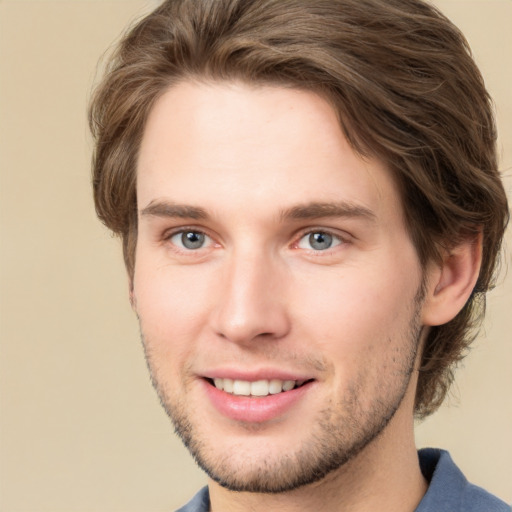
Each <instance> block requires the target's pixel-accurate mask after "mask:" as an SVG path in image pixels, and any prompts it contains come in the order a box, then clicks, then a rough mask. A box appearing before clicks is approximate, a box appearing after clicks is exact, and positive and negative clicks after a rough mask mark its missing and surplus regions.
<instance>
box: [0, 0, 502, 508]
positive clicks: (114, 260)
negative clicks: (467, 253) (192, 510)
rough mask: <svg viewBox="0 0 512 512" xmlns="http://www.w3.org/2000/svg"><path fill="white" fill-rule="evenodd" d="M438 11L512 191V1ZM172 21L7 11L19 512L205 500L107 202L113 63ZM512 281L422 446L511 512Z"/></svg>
mask: <svg viewBox="0 0 512 512" xmlns="http://www.w3.org/2000/svg"><path fill="white" fill-rule="evenodd" d="M437 3H438V4H439V6H440V7H441V8H442V9H443V10H444V11H445V12H446V13H447V14H448V15H449V16H450V17H451V18H452V19H453V20H454V21H455V22H456V23H457V24H459V26H460V27H461V28H462V29H463V30H464V31H465V33H466V35H467V37H468V39H469V40H470V42H471V44H472V46H473V49H474V53H475V55H476V58H477V60H478V62H479V63H480V65H481V67H482V69H483V72H484V75H485V76H486V80H487V83H488V86H489V89H490V90H491V92H492V94H493V95H494V97H495V100H496V103H497V115H498V122H499V127H500V130H501V149H502V154H503V158H502V168H504V169H505V170H506V173H507V174H508V175H509V176H510V175H511V174H512V171H511V169H512V95H511V88H510V83H511V82H512V31H511V30H510V27H511V26H512V1H510V0H480V1H465V0H442V1H441V0H439V1H438V2H437ZM155 4H156V2H150V1H148V0H146V1H145V2H144V1H142V0H138V1H136V0H130V1H122V0H117V1H105V0H96V1H93V0H89V1H86V0H67V1H65V0H61V1H48V0H38V1H24V0H4V1H1V0H0V87H1V89H0V143H1V147H0V166H1V167H0V168H1V189H0V193H1V199H0V215H1V318H0V321H1V324H0V329H1V333H0V336H1V337H0V340H1V359H0V393H1V395H0V399H1V403H0V405H1V411H0V413H1V421H0V436H1V437H0V442H1V444H0V464H1V466H0V486H1V487H0V510H2V511H3V512H15V511H34V512H50V511H51V512H61V511H62V512H64V511H65V512H70V511H87V512H93V511H94V512H96V511H97V512H107V511H108V512H114V511H123V512H130V511H141V512H142V511H145V512H148V511H164V510H167V511H170V510H173V509H174V508H176V507H177V506H178V505H179V504H181V503H183V502H185V501H186V500H187V499H188V498H189V497H190V496H191V495H192V494H193V493H194V492H195V490H196V489H197V488H198V487H199V486H200V485H202V484H203V482H204V477H203V476H202V474H201V473H200V472H199V471H198V470H197V469H196V468H195V466H194V464H193V463H192V462H191V460H190V459H189V457H188V455H187V454H186V453H185V450H184V449H183V448H182V447H181V445H180V443H179V442H178V441H177V440H176V439H175V438H174V436H173V434H172V428H171V426H170V424H169V422H168V420H167V418H166V416H165V415H164V413H163V412H162V411H161V409H160V407H159V405H158V402H157V399H156V397H155V394H154V392H153V390H152V388H151V386H150V383H149V379H148V377H147V374H146V368H145V365H144V361H143V356H142V351H141V348H140V343H139V337H138V330H137V325H136V322H135V320H134V318H133V316H132V314H131V311H130V308H129V305H128V300H127V290H126V283H125V276H124V270H123V268H122V263H121V255H120V250H119V244H118V242H117V241H114V240H112V239H111V237H110V235H109V234H108V233H107V231H106V230H105V229H104V228H103V227H102V226H101V225H100V224H99V223H98V222H97V221H96V219H95V217H94V211H93V206H92V200H91V197H90V195H91V194H90V186H89V169H88V166H89V159H90V148H91V144H90V141H89V138H88V133H87V128H86V121H85V110H86V101H87V100H86V98H87V96H88V93H89V91H90V88H91V85H92V83H93V80H94V73H95V71H94V70H95V66H96V62H97V60H98V58H99V57H100V55H101V54H102V52H103V51H104V50H105V49H106V48H107V47H108V46H109V45H110V44H111V43H112V42H113V40H114V39H115V38H116V37H117V35H118V34H119V33H120V31H121V29H122V27H124V26H125V25H126V23H127V22H128V21H129V20H132V19H133V18H134V17H135V16H137V15H140V14H141V13H142V12H143V10H144V9H147V8H148V7H149V6H152V5H153V6H154V5H155ZM507 189H508V191H509V192H510V191H511V190H512V180H511V179H510V177H509V178H508V180H507ZM508 240H509V242H508V245H509V247H510V245H511V236H510V231H509V236H508ZM510 254H511V253H510V251H509V252H508V254H507V256H506V259H505V261H506V263H508V264H510V262H511V256H510ZM502 281H504V282H503V283H502V285H501V286H500V287H499V289H497V290H496V291H495V292H494V293H493V294H492V296H491V298H490V300H489V311H488V321H487V323H486V328H485V333H486V335H485V336H483V337H481V338H480V340H479V341H478V343H477V344H476V345H475V348H474V350H473V353H472V354H471V356H470V357H469V358H468V359H467V360H466V363H465V368H464V369H463V370H461V371H460V372H459V375H458V385H457V387H456V388H455V389H454V397H453V398H452V399H451V400H450V403H451V404H447V406H446V407H443V409H442V411H440V412H439V413H438V414H437V415H436V416H435V417H433V418H432V419H429V420H428V421H427V422H425V423H424V424H422V425H420V426H419V428H418V434H417V439H418V445H420V446H425V445H435V446H442V447H445V448H448V449H450V450H451V452H452V454H453V456H454V458H455V459H456V460H457V461H458V463H459V464H460V465H461V466H462V468H463V469H464V471H465V472H466V473H467V475H468V477H470V478H471V479H472V480H474V481H475V482H476V483H479V484H480V485H483V486H485V487H487V488H488V489H489V490H491V491H493V492H495V493H496V494H498V495H500V496H501V497H502V498H504V499H505V500H507V501H508V502H512V476H511V469H510V465H511V461H512V435H511V434H512V401H511V399H510V395H511V391H512V372H511V368H512V335H511V331H512V315H511V313H510V311H509V309H510V305H511V304H512V276H511V275H510V274H509V275H508V277H507V278H505V279H502Z"/></svg>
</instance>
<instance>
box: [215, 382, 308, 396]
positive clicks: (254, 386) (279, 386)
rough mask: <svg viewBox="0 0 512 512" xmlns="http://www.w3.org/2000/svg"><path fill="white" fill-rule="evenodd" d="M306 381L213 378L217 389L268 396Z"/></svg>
mask: <svg viewBox="0 0 512 512" xmlns="http://www.w3.org/2000/svg"><path fill="white" fill-rule="evenodd" d="M304 382H305V381H303V380H299V381H295V380H279V379H272V380H270V381H269V380H257V381H255V382H249V381H247V380H233V379H213V383H214V384H215V387H216V388H217V389H220V390H223V391H226V392H227V393H231V394H233V395H238V396H267V395H277V394H278V393H282V392H283V391H290V390H292V389H293V388H295V387H296V386H297V387H298V386H302V384H304Z"/></svg>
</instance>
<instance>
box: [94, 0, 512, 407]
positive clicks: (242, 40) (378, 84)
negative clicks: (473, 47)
mask: <svg viewBox="0 0 512 512" xmlns="http://www.w3.org/2000/svg"><path fill="white" fill-rule="evenodd" d="M185 79H196V80H197V79H199V80H233V79H235V80H242V81H245V82H250V83H257V84H277V85H284V86H289V87H294V88H300V89H306V90H312V91H315V92H317V93H319V94H321V95H323V96H324V97H325V98H327V99H328V100H329V101H330V102H331V104H332V105H333V107H334V108H335V110H336V111H337V112H338V115H339V119H340V126H341V128H342V130H343V131H344V133H345V135H346V136H347V138H348V140H349V142H350V143H351V145H352V146H353V148H354V149H355V150H356V151H357V152H358V153H360V154H362V155H371V156H374V157H377V158H380V159H381V160H383V161H384V162H386V163H387V165H388V166H389V168H390V169H391V171H392V172H393V174H394V176H395V179H396V180H397V183H398V185H399V188H400V192H401V197H402V201H403V207H404V210H405V212H406V218H407V223H408V229H409V232H410V235H411V238H412V240H413V242H414V244H415V246H416V249H417V252H418V255H419V258H420V261H421V263H422V265H425V264H426V263H427V262H428V261H431V260H436V259H438V258H439V254H440V250H441V249H442V248H443V247H446V246H449V245H451V244H455V243H457V241H458V240H460V239H461V238H465V237H471V236H476V233H478V232H480V231H481V232H482V234H483V261H482V266H481V270H480V275H479V279H478V282H477V285H476V287H475V290H474V291H473V294H472V296H471V298H470V299H469V301H468V302H467V304H466V305H465V307H464V308H463V309H462V311H461V312H460V313H459V314H458V315H457V316H456V317H455V319H453V320H452V321H451V322H449V323H447V324H446V325H442V326H439V327H434V328H432V329H431V331H430V333H429V336H428V339H427V340H426V345H425V348H424V351H423V355H422V362H421V368H420V375H419V381H418V388H417V392H416V406H415V410H416V414H417V415H418V416H426V415H428V414H430V413H432V412H433V411H434V410H435V409H436V408H437V407H438V406H439V405H440V404H441V402H442V401H443V399H444V397H445V394H446V392H447V390H448V388H449V386H450V383H451V381H452V379H453V369H454V366H455V364H456V363H457V362H458V361H459V360H460V359H461V358H462V357H463V356H464V355H465V352H466V350H467V347H468V346H469V344H470V342H471V341H472V339H473V337H474V333H475V330H474V328H475V326H476V325H477V324H478V321H479V320H480V319H481V317H482V314H483V310H484V305H485V292H486V291H487V290H488V289H489V288H490V286H491V285H492V281H493V275H494V273H495V268H496V264H497V259H498V254H499V250H500V246H501V241H502V237H503V233H504V230H505V227H506V224H507V222H508V215H509V212H508V206H507V199H506V195H505V192H504V189H503V185H502V182H501V180H500V176H499V172H498V166H497V158H496V147H495V146H496V130H495V124H494V117H493V109H492V103H491V100H490V98H489V95H488V93H487V91H486V89H485V86H484V82H483V79H482V77H481V75H480V73H479V71H478V68H477V67H476V65H475V63H474V61H473V59H472V57H471V53H470V50H469V47H468V44H467V42H466V40H465V38H464V36H463V35H462V34H461V32H460V31H459V30H458V29H457V28H456V27H455V26H454V25H453V24H452V23H451V22H450V21H449V20H448V19H447V18H445V17H444V16H443V15H442V14H441V13H440V12H438V11H437V10H436V9H435V8H434V7H432V6H430V5H428V4H426V3H424V2H422V1H420V0H168V1H166V2H164V3H163V4H162V5H161V6H160V7H158V8H157V9H156V10H155V11H154V12H153V13H151V14H149V15H148V16H146V17H145V18H144V19H142V20H141V21H139V22H138V23H137V24H136V25H135V26H134V27H133V28H132V29H131V30H130V31H129V32H128V33H127V34H126V35H125V36H124V38H123V39H122V41H121V42H120V44H119V46H118V48H117V50H116V52H115V54H114V55H113V56H112V58H111V61H110V64H109V67H108V70H107V73H106V75H105V77H104V79H103V81H102V82H101V83H100V84H99V86H98V88H97V89H96V92H95V94H94V96H93V99H92V103H91V107H90V114H89V115H90V126H91V130H92V133H93V136H94V138H95V142H96V147H95V153H94V157H93V187H94V198H95V204H96V210H97V213H98V216H99V217H100V219H101V220H102V221H103V222H104V223H105V224H106V225H107V226H108V227H109V228H110V229H112V230H113V231H114V232H115V233H116V234H118V235H120V236H121V237H122V240H123V249H124V257H125V263H126V267H127V270H128V273H129V275H130V278H131V277H133V271H134V264H135V245H136V238H137V197H136V162H137V155H138V150H139V145H140V142H141V138H142V135H143V132H144V127H145V122H146V119H147V117H148V114H149V111H150V110H151V108H152V105H153V104H154V103H155V101H156V99H157V98H158V97H160V96H161V95H162V94H163V93H164V92H165V91H166V90H168V88H169V87H170V86H172V85H173V84H175V83H177V82H178V81H181V80H185Z"/></svg>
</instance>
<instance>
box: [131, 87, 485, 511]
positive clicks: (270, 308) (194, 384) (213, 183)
mask: <svg viewBox="0 0 512 512" xmlns="http://www.w3.org/2000/svg"><path fill="white" fill-rule="evenodd" d="M137 179H138V181H137V196H138V205H139V233H138V241H137V249H136V265H135V273H134V278H133V283H132V292H131V294H132V303H133V306H134V309H135V311H136V313H137V315H138V317H139V320H140V325H141V332H142V336H143V340H144V346H145V350H146V356H147V360H148V365H149V368H150V371H151V375H152V379H153V382H154V385H155V387H156V389H157V391H158V393H159V396H160V398H161V401H162V404H163V405H164V407H165V409H166V411H167V412H168V413H169V415H170V416H171V418H172V420H173V422H174V423H175V426H176V428H177V431H178V433H179V434H180V435H181V436H182V438H183V439H184V441H185V442H186V444H188V445H189V448H190V450H191V452H192V453H193V455H194V456H195V457H196V459H197V460H198V461H199V463H200V465H201V466H202V467H203V469H205V470H206V471H207V472H208V474H209V476H210V478H211V480H210V495H211V503H212V510H213V511H220V510H222V511H230V510H255V511H256V510H273V509H274V510H282V511H287V510H290V511H291V510H294V511H295V510H296V511H299V510H313V509H314V510H318V509H321V510H327V511H329V510H341V509H343V510H353V511H356V510H394V511H406V510H411V511H412V510H414V509H415V507H416V506H417V504H418V503H419V501H420V500H421V497H422V496H423V494H424V492H425V490H426V483H425V482H424V480H423V477H422V475H421V473H420V470H419V467H418V461H417V455H416V449H415V446H414V436H413V406H414V391H415V387H416V378H417V372H416V371H414V365H415V363H416V362H417V357H418V355H417V354H418V352H417V349H418V347H419V346H421V343H422V340H423V338H424V335H425V326H428V325H434V324H435V322H436V321H441V320H442V318H441V317H440V316H439V315H441V316H442V315H446V314H448V315H449V314H451V312H452V311H451V310H449V311H448V313H440V312H439V311H440V308H441V309H442V308H443V305H444V310H443V311H445V312H446V309H447V308H446V301H447V300H448V299H450V300H451V302H450V304H452V306H453V307H452V309H453V311H456V310H457V308H459V303H460V307H461V306H462V304H463V303H464V300H465V299H464V296H465V295H464V294H465V292H464V291H463V290H462V289H461V287H459V288H460V289H457V293H458V297H459V296H460V297H459V299H460V300H459V301H458V302H457V301H455V300H453V296H454V294H455V291H454V292H453V293H452V295H449V296H446V293H445V295H443V293H444V292H443V290H444V289H447V290H452V289H453V286H452V285H453V283H455V282H458V281H460V279H461V278H462V277H466V278H467V279H466V280H469V279H470V277H471V276H472V275H473V274H472V273H471V272H470V270H467V271H464V269H461V268H459V266H458V263H457V262H458V261H459V260H460V258H458V257H457V256H455V257H451V256H450V258H447V262H448V263H447V264H446V269H443V268H438V267H431V268H429V269H427V271H426V272H423V271H422V269H421V266H420V264H419V261H418V257H417V254H416V251H415V249H414V247H413V244H412V242H411V239H410V237H409V235H408V233H407V230H406V228H405V224H404V219H403V211H402V208H401V206H400V205H401V202H400V198H399V195H398V191H397V188H396V186H395V184H394V182H393V179H392V177H391V175H390V173H389V172H388V170H387V169H386V167H385V165H384V164H383V163H381V162H379V161H377V160H373V159H362V158H360V157H359V156H358V155H356V154H355V153H354V151H353V150H352V149H351V147H350V146H349V145H348V143H347V141H346V139H345V138H344V136H343V134H342V132H341V130H340V128H339V124H338V121H337V118H336V115H335V113H334V111H333V110H332V108H331V107H330V106H329V104H328V103H327V102H326V101H324V100H323V99H322V98H320V97H319V96H317V95H315V94H313V93H311V92H304V91H298V90H292V89H285V88H279V87H257V88H256V87H249V86H247V85H242V84H234V83H208V84H207V83H192V82H183V83H181V84H178V85H176V86H174V87H173V88H171V89H170V90H169V91H167V92H166V93H165V94H164V95H163V96H162V97H161V98H160V99H159V100H158V101H157V103H156V104H155V106H154V107H153V110H152V112H151V114H150V116H149V119H148V122H147V126H146V129H145V132H144V137H143V141H142V145H141V149H140V153H139V162H138V177H137ZM312 205H315V206H314V207H313V206H312ZM319 205H320V206H319ZM184 232H188V233H191V235H192V236H193V237H194V236H195V237H196V239H197V236H198V235H197V234H204V235H205V237H204V244H203V245H199V246H198V247H197V248H194V249H187V248H186V247H184V246H183V238H182V234H183V233H184ZM311 233H317V234H319V233H323V234H324V235H322V236H325V234H328V235H331V236H332V241H333V242H332V246H331V247H329V248H327V249H325V250H319V249H318V248H317V246H315V247H313V246H312V244H311V238H310V234H311ZM464 255H466V256H467V254H466V253H464ZM476 259H477V258H476V256H475V257H471V255H470V256H467V257H466V260H467V261H468V262H469V263H468V265H469V264H472V265H473V267H475V265H476V263H474V261H475V260H476ZM473 273H474V272H473ZM423 283H426V286H425V287H424V288H422V284H423ZM468 286H469V285H468ZM468 289H469V288H468ZM422 291H423V293H421V292H422ZM466 298H467V297H466ZM455 302H457V304H455ZM436 315H437V316H436ZM278 371H286V372H288V373H289V374H290V375H299V376H301V377H307V378H308V379H309V380H310V382H309V384H308V386H307V387H306V388H305V391H304V392H303V393H302V394H301V395H300V398H299V399H297V400H295V402H293V404H292V406H290V407H287V408H285V409H284V411H282V412H280V413H279V414H277V415H274V416H272V417H271V418H270V419H265V420H264V421H243V420H240V419H233V418H232V417H229V416H226V415H225V414H223V413H222V412H220V411H219V410H218V408H216V407H215V406H214V404H213V403H212V401H211V399H210V397H209V395H208V392H207V387H208V386H209V384H208V383H207V381H206V380H205V377H209V376H211V375H213V374H214V373H215V372H220V373H222V372H224V373H226V372H228V373H229V372H240V373H241V374H242V375H250V376H255V375H261V374H262V373H265V374H269V373H270V374H272V372H278ZM326 461H327V462H326ZM377 468H386V470H385V471H383V470H382V469H379V470H377ZM315 474H316V476H315ZM234 490H239V491H240V490H241V491H243V492H234ZM262 492H264V494H262ZM341 506H343V508H340V507H341Z"/></svg>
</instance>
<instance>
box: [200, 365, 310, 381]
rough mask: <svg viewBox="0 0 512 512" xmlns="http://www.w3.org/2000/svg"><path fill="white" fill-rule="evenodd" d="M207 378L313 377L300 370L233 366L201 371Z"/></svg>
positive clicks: (290, 378) (256, 379)
mask: <svg viewBox="0 0 512 512" xmlns="http://www.w3.org/2000/svg"><path fill="white" fill-rule="evenodd" d="M202 377H203V378H207V379H233V380H245V381H249V382H256V381H258V380H273V379H275V380H283V381H284V380H298V381H306V380H311V379H313V377H312V376H311V375H307V374H305V373H302V372H300V373H299V372H293V371H286V370H282V369H271V368H266V369H258V370H237V369H234V368H216V369H212V370H207V371H205V372H203V373H202Z"/></svg>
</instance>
